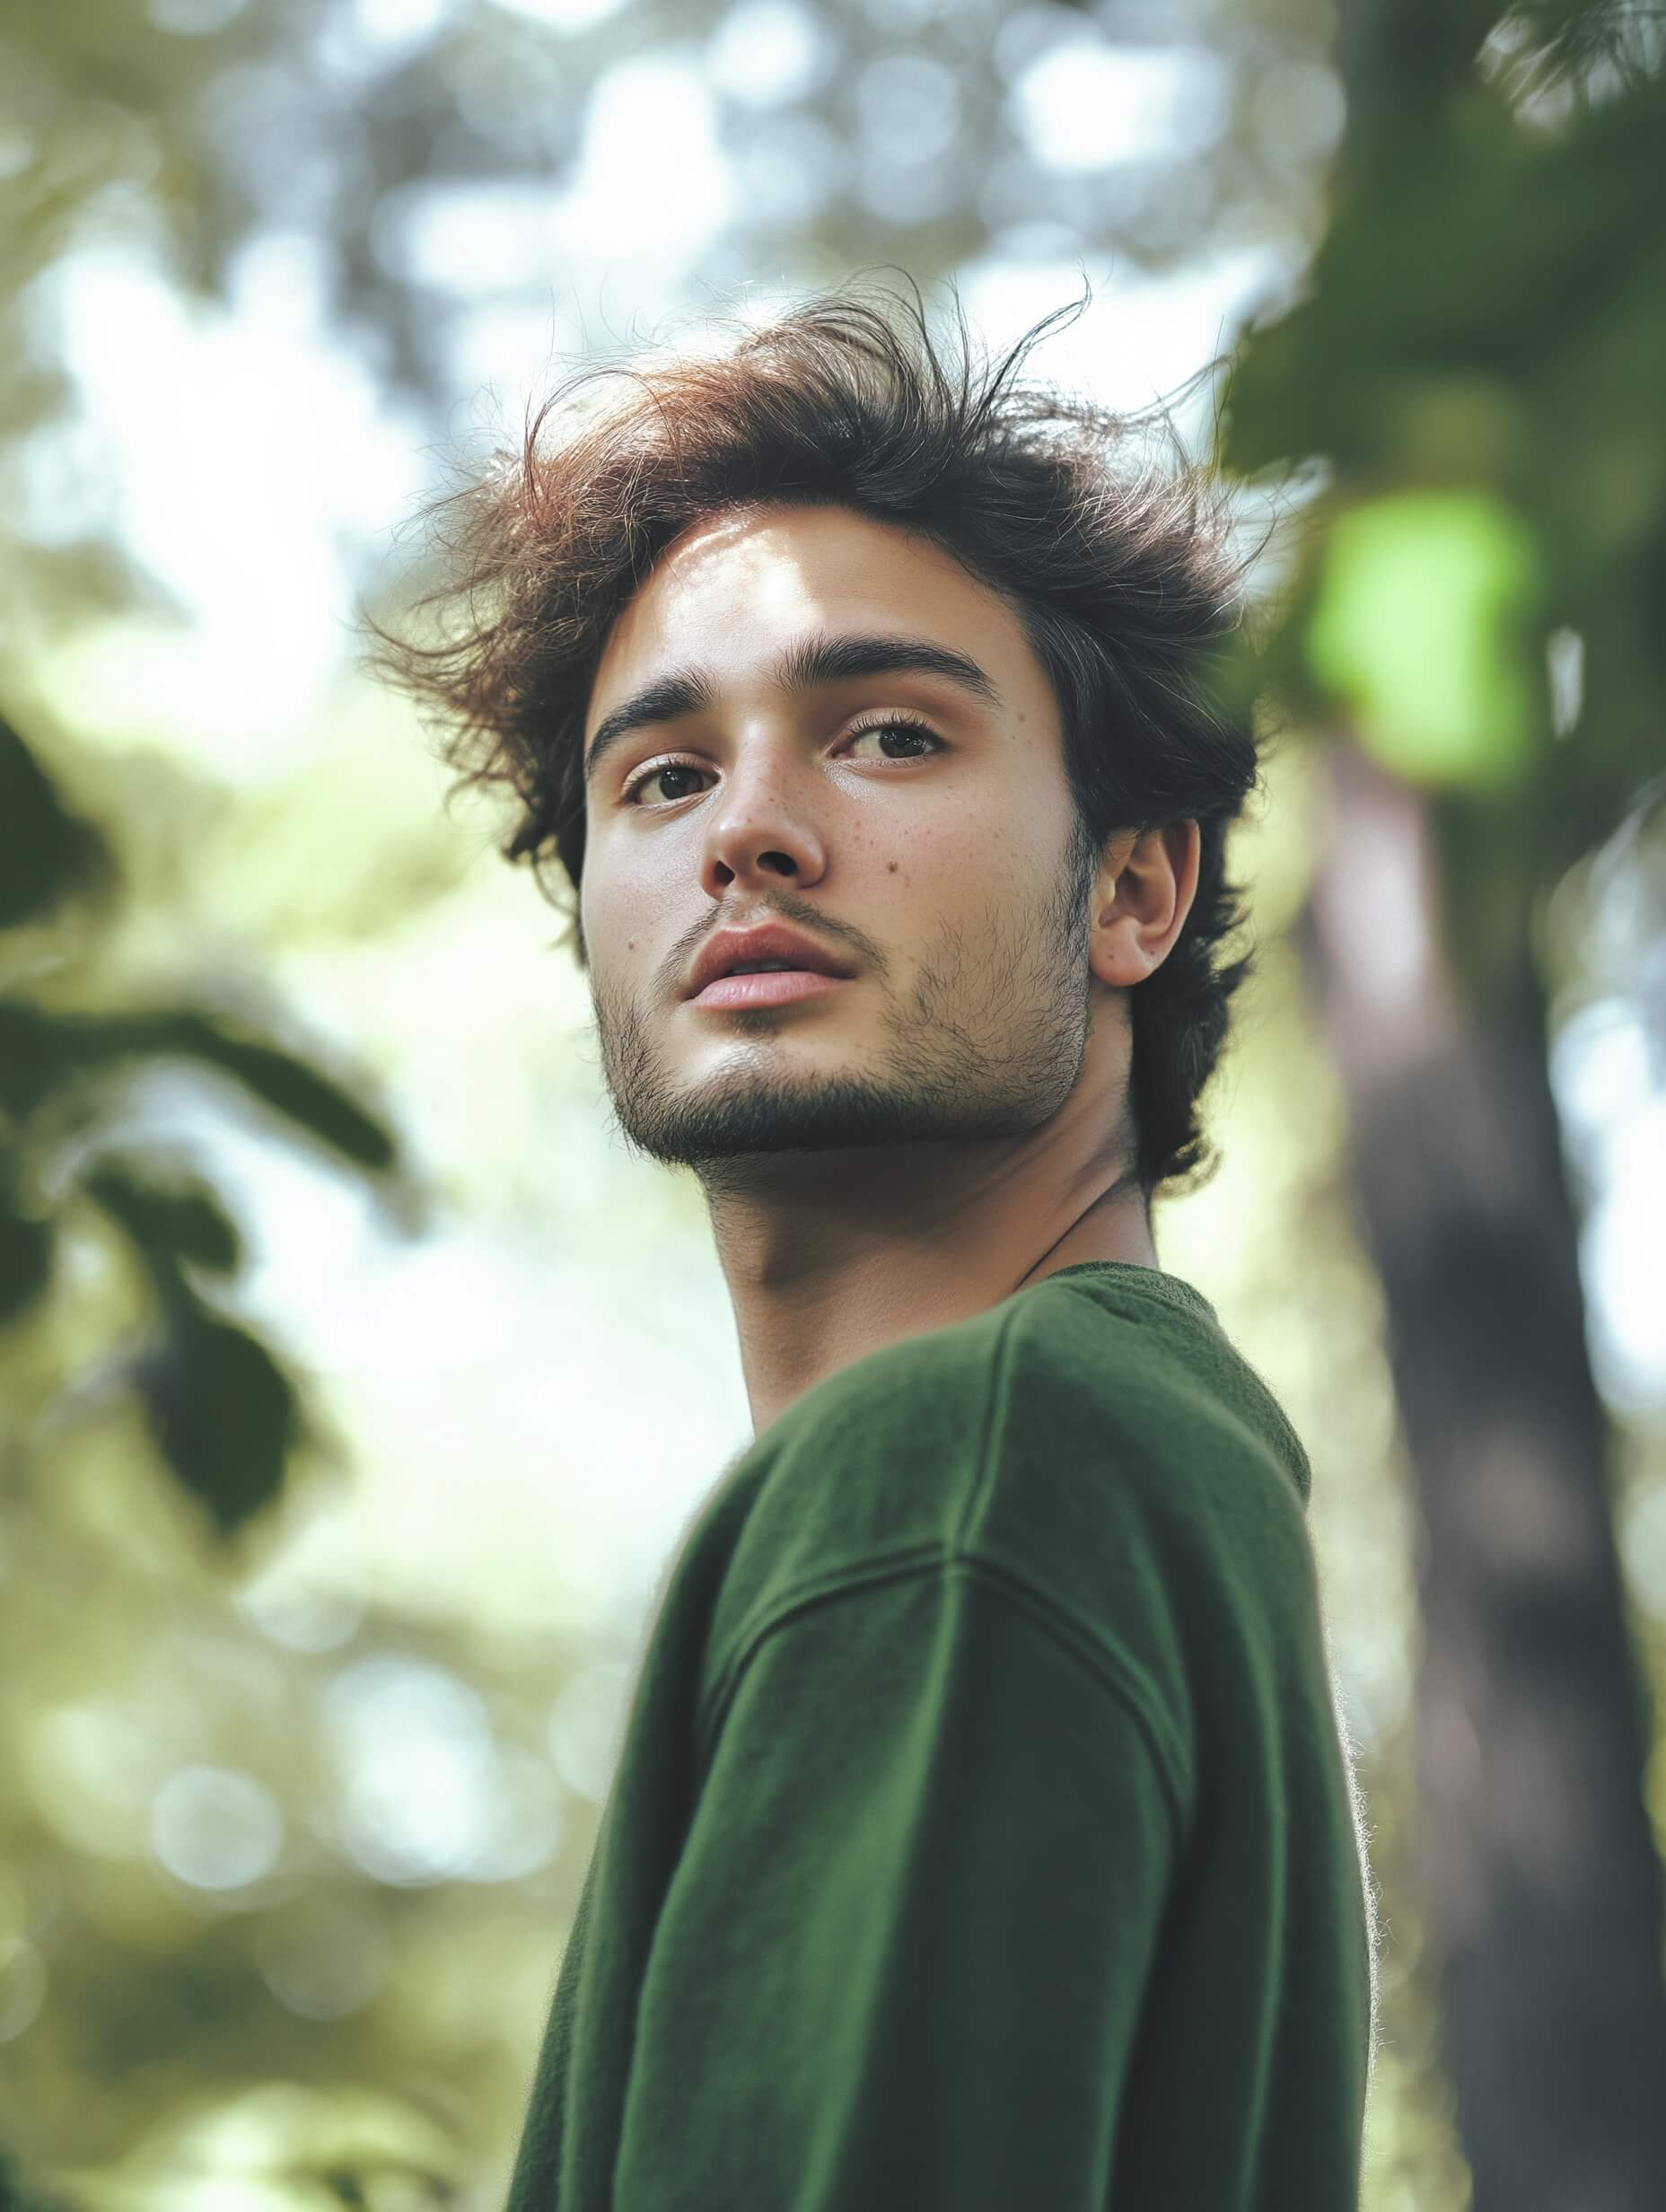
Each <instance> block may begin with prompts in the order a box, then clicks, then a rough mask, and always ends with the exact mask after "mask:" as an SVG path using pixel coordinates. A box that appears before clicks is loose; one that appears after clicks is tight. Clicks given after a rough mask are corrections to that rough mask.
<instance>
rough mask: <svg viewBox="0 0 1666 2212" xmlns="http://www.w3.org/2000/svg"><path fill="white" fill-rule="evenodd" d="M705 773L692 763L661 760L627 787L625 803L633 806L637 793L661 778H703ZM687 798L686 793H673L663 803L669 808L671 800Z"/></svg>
mask: <svg viewBox="0 0 1666 2212" xmlns="http://www.w3.org/2000/svg"><path fill="white" fill-rule="evenodd" d="M705 773H706V771H705V769H704V768H696V767H695V766H694V764H693V762H692V761H688V760H662V761H661V763H660V765H659V767H658V768H650V769H649V770H648V772H647V774H646V775H645V776H639V777H637V778H636V782H635V783H634V784H632V785H631V786H629V788H628V789H627V792H626V794H625V798H626V803H627V804H628V805H631V806H635V805H636V794H637V793H638V792H640V791H645V790H646V789H647V787H648V786H649V785H650V784H657V783H658V782H659V780H660V778H661V777H662V776H703V775H704V774H705ZM687 797H688V793H687V792H686V791H674V792H672V794H671V797H670V798H668V799H666V800H665V801H664V802H663V803H664V804H665V805H667V806H669V805H671V803H672V801H673V800H676V799H686V798H687Z"/></svg>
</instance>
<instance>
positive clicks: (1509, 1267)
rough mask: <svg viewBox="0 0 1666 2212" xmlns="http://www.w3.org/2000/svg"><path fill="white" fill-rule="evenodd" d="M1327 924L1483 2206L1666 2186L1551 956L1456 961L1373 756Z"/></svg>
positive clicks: (1346, 808) (1415, 819) (1346, 779)
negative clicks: (1502, 972) (1464, 987)
mask: <svg viewBox="0 0 1666 2212" xmlns="http://www.w3.org/2000/svg"><path fill="white" fill-rule="evenodd" d="M1331 750H1332V760H1333V768H1332V783H1331V797H1332V819H1331V823H1330V829H1329V834H1328V838H1327V840H1326V850H1325V853H1324V856H1323V858H1322V860H1321V862H1320V867H1319V871H1318V873H1317V875H1316V879H1315V882H1314V886H1313V891H1312V893H1311V899H1310V901H1309V904H1308V906H1307V908H1306V909H1305V911H1304V913H1303V915H1302V921H1301V925H1300V932H1299V934H1300V937H1301V942H1302V953H1303V957H1304V960H1305V962H1306V965H1307V970H1308V974H1309V977H1310V980H1311V984H1312V986H1313V988H1314V990H1315V994H1316V997H1317V1001H1318V1005H1319V1007H1320V1014H1321V1018H1322V1020H1323V1023H1324V1024H1325V1027H1326V1029H1327V1031H1328V1036H1329V1040H1330V1043H1331V1046H1332V1049H1333V1050H1334V1053H1335V1056H1336V1059H1337V1065H1338V1066H1339V1068H1340V1071H1341V1075H1342V1079H1343V1083H1344V1085H1345V1088H1346V1094H1347V1099H1348V1104H1349V1109H1350V1120H1351V1139H1350V1160H1349V1172H1350V1177H1351V1181H1352V1186H1353V1191H1354V1198H1355V1208H1356V1212H1357V1215H1358V1218H1359V1221H1360V1225H1361V1228H1362V1231H1363V1234H1364V1237H1365V1239H1366V1241H1367V1243H1368V1245H1369V1247H1370V1250H1371V1251H1372V1255H1373V1257H1374V1259H1375V1261H1376V1265H1377V1267H1378V1268H1379V1270H1380V1271H1381V1280H1382V1285H1383V1289H1384V1295H1385V1298H1386V1303H1387V1309H1388V1332H1389V1346H1390V1359H1391V1362H1392V1366H1393V1373H1394V1380H1395V1386H1396V1390H1397V1392H1398V1396H1399V1408H1400V1414H1401V1418H1402V1421H1403V1424H1404V1430H1405V1435H1406V1438H1407V1446H1408V1449H1409V1455H1410V1461H1411V1466H1412V1470H1413V1476H1414V1481H1415V1486H1416V1498H1417V1504H1418V1507H1419V1512H1420V1522H1421V1525H1420V1531H1419V1544H1418V1558H1417V1562H1416V1573H1417V1583H1418V1588H1419V1593H1420V1599H1421V1611H1422V1623H1423V1631H1424V1634H1423V1649H1422V1655H1421V1660H1420V1670H1419V1674H1418V1681H1417V1686H1416V1699H1415V1730H1416V1770H1417V1777H1418V1801H1419V1802H1418V1815H1419V1817H1418V1840H1417V1847H1416V1851H1417V1873H1418V1886H1419V1891H1420V1893H1421V1895H1422V1896H1423V1898H1424V1899H1425V1911H1426V1915H1427V1928H1428V1934H1429V1939H1430V1943H1431V1947H1432V1952H1433V1954H1434V1959H1435V1961H1436V1962H1437V1963H1436V1972H1437V1975H1438V1977H1439V1988H1440V1997H1441V2010H1442V2023H1443V2025H1442V2032H1443V2041H1444V2059H1445V2064H1446V2067H1447V2071H1448V2074H1449V2076H1450V2078H1451V2083H1452V2086H1453V2090H1454V2092H1455V2096H1456V2101H1457V2121H1458V2128H1459V2133H1460V2139H1461V2141H1462V2144H1463V2147H1464V2150H1465V2153H1466V2155H1467V2156H1468V2158H1469V2164H1470V2169H1471V2172H1472V2173H1473V2176H1474V2181H1475V2198H1474V2207H1475V2212H1541V2208H1542V2212H1652V2208H1658V2207H1659V2206H1660V2205H1661V2204H1662V2202H1663V2201H1666V2193H1663V2192H1666V2094H1663V2093H1666V1988H1663V1986H1662V1889H1661V1867H1660V1863H1659V1859H1658V1856H1657V1853H1656V1850H1655V1846H1654V1842H1653V1835H1652V1831H1651V1828H1650V1823H1649V1819H1648V1815H1647V1811H1646V1807H1645V1804H1644V1790H1643V1770H1644V1763H1645V1759H1646V1753H1647V1746H1648V1743H1649V1741H1650V1733H1651V1732H1650V1727H1649V1724H1648V1713H1647V1698H1646V1692H1645V1690H1644V1687H1643V1681H1642V1678H1641V1674H1640V1671H1639V1668H1638V1666H1637V1663H1636V1660H1635V1654H1634V1652H1633V1650H1632V1647H1631V1645H1630V1641H1629V1638H1628V1636H1627V1623H1626V1616H1625V1610H1624V1602H1623V1592H1622V1585H1621V1582H1620V1577H1619V1571H1618V1559H1617V1557H1616V1551H1615V1545H1614V1539H1613V1532H1612V1520H1611V1514H1610V1508H1609V1494H1608V1482H1607V1444H1608V1431H1607V1425H1606V1421H1605V1418H1604V1415H1603V1411H1602V1409H1601V1406H1600V1401H1599V1400H1598V1397H1597V1394H1596V1391H1595V1388H1594V1386H1593V1383H1592V1380H1591V1369H1590V1364H1589V1360H1588V1356H1587V1352H1586V1343H1585V1328H1584V1309H1583V1296H1582V1293H1581V1286H1580V1278H1579V1268H1578V1259H1577V1248H1576V1223H1575V1218H1574V1207H1573V1205H1572V1202H1571V1198H1570V1194H1569V1191H1568V1188H1567V1183H1566V1180H1565V1173H1564V1167H1563V1158H1562V1150H1561V1144H1560V1137H1559V1131H1558V1126H1557V1121H1556V1110H1555V1104H1554V1101H1553V1098H1552V1095H1551V1092H1550V1087H1549V1080H1548V1062H1547V1049H1546V1047H1547V1040H1546V1029H1545V1007H1544V1000H1543V993H1542V987H1541V985H1540V983H1539V978H1538V975H1537V972H1536V970H1535V969H1534V966H1533V962H1532V958H1531V953H1530V947H1529V946H1528V944H1526V942H1525V940H1524V941H1523V943H1522V947H1521V959H1520V961H1519V964H1518V966H1517V969H1516V972H1515V974H1514V977H1513V980H1512V982H1511V984H1510V986H1509V987H1508V989H1507V990H1506V991H1505V992H1504V993H1503V994H1501V996H1500V997H1499V999H1498V1001H1497V1002H1496V1003H1495V1004H1494V1005H1488V1006H1486V1007H1483V1008H1479V1009H1477V1008H1472V1007H1466V1006H1463V1005H1460V998H1459V994H1458V991H1457V987H1456V986H1455V984H1454V982H1453V980H1452V977H1451V971H1450V970H1449V968H1448V967H1447V965H1446V963H1445V961H1443V959H1442V950H1441V946H1442V902H1441V900H1440V895H1439V886H1438V882H1437V877H1436V866H1437V863H1436V860H1435V857H1434V839H1433V836H1432V831H1433V827H1434V825H1433V823H1432V821H1431V819H1430V812H1429V802H1427V801H1426V800H1425V798H1424V797H1423V796H1422V795H1420V794H1418V793H1416V792H1415V791H1413V790H1411V789H1409V788H1408V787H1407V786H1405V785H1403V784H1400V783H1399V782H1398V781H1396V780H1394V779H1392V778H1391V777H1389V776H1387V775H1386V774H1385V773H1384V772H1383V771H1382V770H1381V769H1380V768H1378V767H1377V766H1376V765H1375V764H1374V763H1373V762H1372V761H1371V760H1370V759H1368V758H1367V756H1365V755H1364V754H1363V752H1362V751H1361V750H1360V749H1359V748H1358V746H1357V745H1356V744H1355V743H1354V742H1352V741H1351V740H1347V739H1342V740H1339V741H1338V742H1337V744H1336V745H1335V746H1334V747H1333V748H1332V749H1331Z"/></svg>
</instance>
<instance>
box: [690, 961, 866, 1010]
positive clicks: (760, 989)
mask: <svg viewBox="0 0 1666 2212" xmlns="http://www.w3.org/2000/svg"><path fill="white" fill-rule="evenodd" d="M854 981H855V977H854V976H824V975H819V974H817V973H816V971H815V970H813V969H810V968H765V969H760V970H758V971H757V972H756V973H754V974H752V975H745V976H719V977H718V978H717V979H716V981H715V982H713V983H708V984H707V985H706V988H705V989H704V990H703V991H697V992H696V994H695V996H693V998H691V999H690V1000H689V1002H688V1003H689V1005H694V1006H709V1007H711V1008H712V1009H713V1010H714V1011H721V1010H722V1009H723V1008H724V1007H726V1006H728V1007H742V1006H786V1005H792V1004H793V1003H794V1000H796V999H801V998H819V997H820V996H821V995H822V993H823V992H826V991H840V990H843V989H844V988H845V987H846V984H848V983H853V982H854Z"/></svg>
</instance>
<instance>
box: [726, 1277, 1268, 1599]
mask: <svg viewBox="0 0 1666 2212" xmlns="http://www.w3.org/2000/svg"><path fill="white" fill-rule="evenodd" d="M1126 1272H1127V1274H1128V1275H1131V1274H1132V1270H1128V1271H1126ZM1172 1279H1173V1278H1164V1280H1165V1281H1170V1282H1171V1281H1172ZM1156 1287H1157V1286H1154V1285H1153V1286H1151V1289H1150V1290H1148V1289H1147V1287H1146V1286H1144V1285H1141V1284H1138V1283H1137V1282H1133V1283H1130V1282H1128V1281H1127V1280H1125V1279H1124V1276H1123V1275H1121V1274H1117V1273H1112V1272H1109V1271H1108V1273H1107V1275H1106V1277H1105V1278H1104V1279H1103V1280H1101V1277H1100V1275H1099V1274H1098V1273H1097V1272H1094V1273H1091V1274H1086V1275H1062V1276H1059V1277H1048V1278H1047V1279H1046V1280H1044V1281H1043V1282H1041V1283H1039V1284H1037V1285H1035V1286H1031V1287H1030V1289H1028V1290H1026V1291H1025V1292H1023V1293H1022V1294H1021V1295H1017V1296H1014V1297H1013V1298H1010V1299H1008V1300H1006V1301H1004V1303H1002V1304H1000V1305H998V1306H995V1307H993V1308H990V1309H989V1310H988V1311H986V1312H981V1313H978V1314H976V1315H973V1316H972V1317H970V1318H969V1319H968V1320H966V1321H960V1322H957V1323H955V1324H953V1325H952V1326H951V1327H949V1328H945V1329H941V1330H933V1331H931V1332H930V1333H928V1334H925V1335H922V1336H919V1337H915V1338H910V1339H904V1340H903V1341H901V1342H899V1343H897V1344H894V1345H890V1346H887V1347H885V1348H884V1349H883V1350H881V1351H880V1352H877V1353H873V1354H871V1355H869V1356H867V1357H865V1358H864V1359H862V1360H860V1361H857V1362H855V1364H854V1365H851V1366H850V1367H847V1368H845V1369H843V1370H841V1371H840V1372H839V1373H838V1374H835V1375H832V1376H829V1377H828V1378H827V1379H826V1380H825V1381H824V1382H821V1383H820V1384H818V1385H817V1386H816V1388H815V1389H814V1390H813V1391H810V1392H808V1393H806V1395H805V1397H804V1398H803V1399H802V1400H799V1401H798V1403H797V1404H796V1405H795V1406H794V1407H793V1408H792V1409H789V1411H788V1413H786V1414H785V1415H784V1416H783V1417H782V1418H781V1419H780V1420H779V1421H778V1422H776V1424H774V1425H773V1426H772V1427H771V1428H770V1429H769V1430H768V1431H767V1432H766V1433H765V1435H763V1436H761V1437H759V1438H758V1441H757V1443H756V1444H754V1445H753V1446H752V1447H751V1449H750V1452H749V1453H747V1455H746V1456H745V1458H744V1459H743V1460H742V1461H741V1465H740V1468H739V1469H738V1470H737V1478H736V1479H737V1480H738V1482H740V1483H741V1485H742V1486H743V1488H744V1493H745V1501H746V1502H745V1507H744V1511H743V1513H741V1514H740V1515H738V1516H737V1519H736V1521H735V1522H734V1523H732V1529H733V1537H734V1549H733V1554H732V1558H731V1559H730V1561H729V1572H728V1574H727V1575H726V1576H725V1578H724V1579H725V1581H726V1583H727V1584H729V1589H728V1592H727V1595H728V1598H729V1600H730V1602H731V1607H733V1606H737V1605H738V1606H739V1607H741V1609H742V1610H744V1611H745V1612H746V1613H747V1614H748V1615H749V1616H750V1617H751V1618H752V1619H756V1618H757V1617H758V1613H759V1612H760V1611H767V1609H768V1607H769V1606H770V1605H771V1604H781V1605H786V1604H788V1603H790V1602H794V1600H795V1599H796V1598H798V1597H800V1596H802V1594H804V1593H809V1592H812V1591H832V1590H834V1589H836V1588H837V1586H838V1585H839V1584H840V1583H841V1581H848V1582H849V1583H850V1584H852V1585H853V1586H855V1585H856V1584H860V1583H861V1582H863V1581H864V1580H865V1579H867V1578H869V1577H871V1576H872V1575H873V1574H874V1573H875V1572H883V1571H894V1572H906V1571H909V1570H910V1569H917V1570H919V1571H932V1570H934V1568H937V1567H943V1566H944V1565H946V1564H948V1563H951V1562H952V1561H954V1560H956V1559H960V1560H964V1561H973V1562H977V1563H979V1564H981V1565H982V1566H983V1567H987V1568H989V1569H990V1570H992V1571H994V1572H996V1573H1004V1574H1006V1575H1009V1576H1013V1578H1014V1579H1015V1580H1016V1581H1022V1583H1024V1584H1027V1585H1030V1586H1031V1587H1033V1588H1034V1589H1036V1590H1038V1591H1039V1592H1040V1593H1043V1594H1044V1595H1045V1596H1046V1597H1048V1598H1049V1599H1050V1600H1053V1601H1056V1602H1058V1603H1059V1604H1060V1605H1062V1606H1065V1607H1066V1608H1070V1609H1074V1610H1075V1611H1079V1612H1081V1613H1083V1614H1084V1615H1085V1616H1087V1617H1088V1618H1090V1619H1093V1618H1098V1619H1103V1618H1104V1617H1105V1613H1106V1609H1107V1606H1108V1604H1112V1605H1114V1604H1120V1605H1121V1606H1123V1607H1125V1608H1126V1607H1127V1605H1129V1604H1131V1603H1133V1602H1135V1600H1136V1598H1138V1597H1139V1596H1140V1595H1141V1594H1142V1593H1144V1595H1145V1596H1146V1597H1152V1596H1153V1595H1154V1594H1156V1593H1159V1592H1160V1591H1161V1590H1162V1589H1163V1587H1164V1585H1166V1584H1169V1583H1170V1582H1171V1581H1172V1579H1173V1578H1175V1577H1177V1576H1188V1575H1197V1576H1204V1577H1206V1578H1210V1579H1213V1578H1214V1577H1215V1576H1219V1574H1220V1573H1221V1572H1223V1569H1224V1568H1225V1567H1226V1566H1227V1563H1228V1562H1229V1561H1230V1560H1231V1559H1232V1558H1233V1557H1234V1556H1237V1557H1238V1558H1239V1560H1240V1565H1241V1564H1242V1553H1243V1548H1244V1546H1245V1545H1246V1544H1249V1545H1250V1547H1251V1549H1255V1548H1257V1547H1260V1548H1262V1549H1266V1548H1267V1544H1268V1533H1267V1532H1268V1529H1269V1526H1270V1527H1271V1528H1272V1530H1273V1536H1272V1540H1271V1549H1272V1550H1273V1551H1274V1552H1276V1553H1280V1554H1283V1555H1285V1559H1286V1561H1287V1563H1289V1564H1293V1565H1296V1566H1297V1568H1298V1571H1299V1558H1298V1556H1297V1555H1299V1554H1300V1551H1301V1549H1302V1544H1303V1543H1304V1540H1305V1537H1304V1532H1303V1530H1302V1514H1303V1497H1304V1487H1303V1481H1302V1478H1303V1477H1304V1475H1305V1461H1304V1460H1301V1458H1300V1454H1301V1447H1300V1445H1299V1444H1296V1443H1295V1442H1294V1439H1293V1436H1292V1435H1290V1432H1289V1427H1288V1424H1287V1423H1286V1422H1285V1421H1284V1418H1283V1416H1282V1414H1281V1413H1279V1411H1278V1409H1277V1408H1276V1405H1275V1404H1274V1403H1273V1401H1272V1400H1271V1398H1270V1393H1267V1391H1266V1389H1265V1385H1263V1384H1261V1383H1260V1382H1259V1379H1258V1377H1256V1376H1255V1375H1254V1374H1253V1373H1252V1372H1251V1371H1250V1369H1249V1368H1248V1367H1247V1366H1245V1365H1244V1363H1243V1362H1242V1361H1241V1359H1240V1357H1239V1356H1238V1355H1237V1353H1236V1352H1235V1351H1234V1350H1233V1348H1232V1346H1231V1344H1230V1343H1229V1342H1228V1340H1227V1339H1226V1338H1225V1337H1224V1336H1223V1333H1222V1331H1221V1330H1220V1328H1219V1325H1218V1323H1216V1322H1215V1321H1214V1316H1213V1312H1212V1310H1211V1309H1210V1308H1208V1307H1207V1306H1206V1305H1205V1304H1204V1303H1203V1302H1202V1300H1201V1299H1197V1300H1196V1301H1195V1303H1191V1304H1188V1303H1187V1302H1186V1301H1184V1300H1180V1299H1176V1298H1173V1297H1164V1296H1162V1295H1153V1293H1154V1292H1155V1291H1156ZM1107 1294H1109V1295H1107ZM1293 1455H1294V1456H1293ZM1298 1461H1299V1463H1300V1470H1301V1473H1300V1475H1299V1474H1298V1466H1297V1463H1298ZM1273 1571H1275V1572H1276V1571H1277V1569H1276V1567H1275V1568H1274V1570H1273ZM726 1610H728V1609H726Z"/></svg>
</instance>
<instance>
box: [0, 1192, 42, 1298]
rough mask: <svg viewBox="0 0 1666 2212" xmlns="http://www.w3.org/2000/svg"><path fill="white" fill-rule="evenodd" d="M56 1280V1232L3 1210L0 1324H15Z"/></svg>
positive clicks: (0, 1212) (9, 1209)
mask: <svg viewBox="0 0 1666 2212" xmlns="http://www.w3.org/2000/svg"><path fill="white" fill-rule="evenodd" d="M51 1279H52V1230H51V1226H50V1224H48V1223H47V1222H44V1221H36V1220H34V1219H33V1218H32V1217H31V1216H30V1215H27V1214H20V1213H18V1212H17V1211H16V1210H15V1209H14V1208H13V1207H10V1206H4V1207H0V1322H5V1321H15V1320H16V1319H17V1318H18V1316H19V1315H20V1314H21V1313H22V1312H24V1311H25V1309H26V1308H28V1307H29V1306H31V1305H32V1304H33V1303H35V1300H36V1299H37V1298H39V1296H40V1295H41V1293H42V1292H43V1291H44V1290H45V1289H46V1287H47V1285H48V1283H49V1282H50V1281H51Z"/></svg>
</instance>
